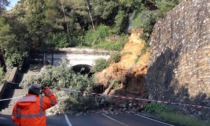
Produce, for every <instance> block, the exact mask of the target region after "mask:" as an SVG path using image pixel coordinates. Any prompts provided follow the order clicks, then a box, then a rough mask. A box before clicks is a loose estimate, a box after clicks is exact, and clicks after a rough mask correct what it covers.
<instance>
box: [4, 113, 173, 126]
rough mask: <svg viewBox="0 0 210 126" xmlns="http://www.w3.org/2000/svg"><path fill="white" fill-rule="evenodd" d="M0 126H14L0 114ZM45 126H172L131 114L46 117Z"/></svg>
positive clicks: (8, 118)
mask: <svg viewBox="0 0 210 126" xmlns="http://www.w3.org/2000/svg"><path fill="white" fill-rule="evenodd" d="M0 126H15V125H14V123H13V122H12V121H11V119H10V116H9V115H2V114H0ZM47 126H174V125H171V124H167V123H164V122H160V121H157V120H154V119H150V118H147V117H144V116H142V115H133V114H120V115H111V114H101V113H100V114H95V113H89V114H86V115H81V116H73V115H68V114H64V115H58V116H47Z"/></svg>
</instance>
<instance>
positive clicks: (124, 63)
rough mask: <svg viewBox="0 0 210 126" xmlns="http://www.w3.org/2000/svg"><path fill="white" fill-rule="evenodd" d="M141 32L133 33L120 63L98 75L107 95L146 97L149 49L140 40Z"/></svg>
mask: <svg viewBox="0 0 210 126" xmlns="http://www.w3.org/2000/svg"><path fill="white" fill-rule="evenodd" d="M140 34H141V31H132V34H131V36H130V37H129V41H128V42H127V44H126V45H125V46H124V48H123V50H122V51H121V59H120V61H119V62H118V63H112V64H110V65H109V67H107V68H106V69H104V70H103V71H102V72H99V73H98V74H97V76H96V77H97V79H98V83H100V84H103V85H104V87H105V88H106V90H105V92H104V93H105V94H121V95H138V96H142V97H146V96H147V93H146V89H145V84H144V76H145V75H146V73H147V66H148V61H149V49H146V51H145V52H144V51H143V50H144V49H145V45H146V43H145V41H143V40H142V39H140Z"/></svg>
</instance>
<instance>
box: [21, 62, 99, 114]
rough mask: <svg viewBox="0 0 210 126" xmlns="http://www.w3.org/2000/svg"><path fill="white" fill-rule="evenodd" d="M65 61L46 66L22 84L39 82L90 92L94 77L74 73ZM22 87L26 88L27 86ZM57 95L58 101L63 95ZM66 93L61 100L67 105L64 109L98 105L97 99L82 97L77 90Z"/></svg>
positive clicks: (88, 107) (87, 107)
mask: <svg viewBox="0 0 210 126" xmlns="http://www.w3.org/2000/svg"><path fill="white" fill-rule="evenodd" d="M67 63H68V62H67V61H64V62H63V63H62V64H61V65H60V66H56V67H53V66H46V68H45V69H44V70H43V71H42V72H41V74H40V75H38V76H35V77H34V78H32V79H31V80H29V81H28V82H24V84H22V85H28V84H32V83H39V84H43V85H45V86H48V87H60V88H67V89H72V90H82V89H83V91H85V92H92V85H93V84H94V83H95V79H94V77H88V75H81V74H79V73H75V72H74V71H73V70H72V69H71V68H70V67H68V66H67ZM28 86H29V85H28ZM24 88H27V86H26V87H24ZM27 89H28V88H27ZM57 95H58V96H57V97H58V100H59V101H60V99H61V98H62V97H64V96H63V95H62V94H57ZM66 95H67V99H66V100H65V101H62V102H64V104H68V105H69V106H65V107H64V108H62V109H64V110H67V109H69V108H71V110H75V111H82V110H86V109H91V108H94V109H96V107H97V105H98V101H96V100H97V99H94V98H93V97H92V96H91V97H88V96H87V97H83V96H82V94H81V93H77V92H73V93H70V94H66ZM93 100H94V101H93ZM62 104H63V103H62Z"/></svg>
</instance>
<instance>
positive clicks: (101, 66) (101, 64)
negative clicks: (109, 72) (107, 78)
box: [93, 59, 109, 72]
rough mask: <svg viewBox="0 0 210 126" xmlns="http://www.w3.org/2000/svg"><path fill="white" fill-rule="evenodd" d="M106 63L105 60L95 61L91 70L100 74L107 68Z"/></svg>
mask: <svg viewBox="0 0 210 126" xmlns="http://www.w3.org/2000/svg"><path fill="white" fill-rule="evenodd" d="M108 65H109V64H108V61H107V60H106V59H97V60H96V61H95V65H94V67H93V70H94V71H95V72H100V71H102V70H103V69H105V68H106V67H107V66H108Z"/></svg>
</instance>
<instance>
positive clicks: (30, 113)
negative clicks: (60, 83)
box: [11, 84, 57, 126]
mask: <svg viewBox="0 0 210 126" xmlns="http://www.w3.org/2000/svg"><path fill="white" fill-rule="evenodd" d="M41 91H43V93H44V95H45V96H40V92H41ZM56 103H57V101H56V97H55V95H54V94H53V93H52V92H51V90H50V89H49V88H46V87H44V86H40V85H38V84H32V85H31V86H30V88H29V90H28V94H27V95H26V96H25V97H23V98H21V99H20V100H19V101H18V102H17V103H16V105H15V106H14V108H13V113H12V116H11V118H12V120H13V122H14V123H15V124H16V126H46V116H45V110H46V109H48V108H50V107H52V106H54V105H55V104H56Z"/></svg>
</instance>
